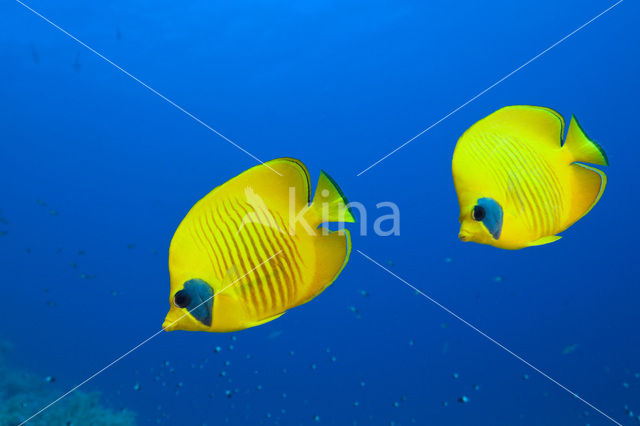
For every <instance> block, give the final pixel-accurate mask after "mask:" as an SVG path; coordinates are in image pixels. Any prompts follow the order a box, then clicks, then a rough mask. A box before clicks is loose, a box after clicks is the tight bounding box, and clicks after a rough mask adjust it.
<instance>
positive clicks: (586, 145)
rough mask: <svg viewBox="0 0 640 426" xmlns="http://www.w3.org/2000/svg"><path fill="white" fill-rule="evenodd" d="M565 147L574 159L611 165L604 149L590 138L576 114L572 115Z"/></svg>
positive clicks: (600, 164)
mask: <svg viewBox="0 0 640 426" xmlns="http://www.w3.org/2000/svg"><path fill="white" fill-rule="evenodd" d="M564 149H567V150H568V151H569V153H570V155H571V158H572V159H573V161H581V162H584V163H591V164H597V165H599V166H608V165H609V159H608V158H607V154H606V153H605V152H604V149H602V147H601V146H600V145H598V144H597V143H596V142H594V141H592V140H591V139H589V137H588V136H587V134H586V133H585V132H584V130H582V127H580V124H579V123H578V120H577V119H576V117H575V116H571V122H570V123H569V130H567V137H566V139H565V142H564Z"/></svg>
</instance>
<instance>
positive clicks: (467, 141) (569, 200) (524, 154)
mask: <svg viewBox="0 0 640 426" xmlns="http://www.w3.org/2000/svg"><path fill="white" fill-rule="evenodd" d="M564 128H565V123H564V120H563V118H562V116H561V115H560V114H559V113H557V112H556V111H554V110H552V109H549V108H544V107H537V106H528V105H517V106H509V107H505V108H502V109H500V110H498V111H496V112H494V113H493V114H491V115H489V116H488V117H485V118H483V119H482V120H480V121H478V122H477V123H475V124H474V125H473V126H471V127H470V128H469V129H468V130H467V131H466V132H465V133H464V134H463V135H462V137H460V139H459V140H458V143H457V145H456V148H455V151H454V154H453V162H452V169H453V181H454V185H455V188H456V192H457V194H458V203H459V205H460V217H459V220H460V224H461V226H460V233H459V238H460V239H461V240H462V241H474V242H476V243H481V244H489V245H492V246H495V247H499V248H504V249H520V248H523V247H528V246H536V245H541V244H547V243H551V242H553V241H556V240H558V239H560V238H561V237H560V236H558V235H557V234H558V233H559V232H562V231H564V230H566V229H567V228H569V227H570V226H571V225H573V224H574V223H575V222H576V221H578V220H579V219H580V218H582V217H583V216H584V215H586V214H587V213H588V212H589V211H590V210H591V209H592V208H593V206H594V205H595V204H596V203H597V202H598V200H600V197H601V196H602V193H603V192H604V188H605V186H606V183H607V176H606V175H605V174H604V172H602V171H601V170H599V169H597V168H595V167H592V166H589V165H587V164H584V163H589V164H595V165H599V166H608V165H609V162H608V160H607V156H606V154H605V152H604V150H603V149H602V148H601V147H600V145H598V144H597V143H595V142H594V141H592V140H591V139H589V138H588V137H587V135H586V134H585V132H584V131H583V130H582V128H581V127H580V125H579V124H578V121H577V120H576V118H575V117H573V116H572V117H571V122H570V123H569V129H568V131H567V135H566V137H565V138H564V143H563V136H564Z"/></svg>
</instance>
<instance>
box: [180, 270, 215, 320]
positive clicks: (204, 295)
mask: <svg viewBox="0 0 640 426" xmlns="http://www.w3.org/2000/svg"><path fill="white" fill-rule="evenodd" d="M174 302H175V304H176V305H177V306H178V307H180V308H184V309H186V310H188V311H189V313H190V314H191V316H193V317H194V318H195V319H197V320H198V321H200V322H201V323H202V324H204V325H206V326H211V320H212V317H213V290H212V289H211V286H210V285H209V284H207V282H206V281H203V280H201V279H198V278H196V279H192V280H189V281H187V282H186V283H184V288H183V289H182V290H180V291H178V292H177V293H176V295H175V296H174Z"/></svg>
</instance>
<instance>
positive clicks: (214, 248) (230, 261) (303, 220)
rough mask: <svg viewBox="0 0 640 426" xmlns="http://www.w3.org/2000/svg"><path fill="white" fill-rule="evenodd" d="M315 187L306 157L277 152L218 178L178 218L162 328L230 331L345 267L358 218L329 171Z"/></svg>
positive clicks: (300, 297) (299, 299) (312, 293)
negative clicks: (342, 225) (337, 225)
mask: <svg viewBox="0 0 640 426" xmlns="http://www.w3.org/2000/svg"><path fill="white" fill-rule="evenodd" d="M310 200H311V193H310V181H309V172H308V171H307V169H306V167H305V166H304V164H302V163H301V162H300V161H298V160H294V159H291V158H281V159H277V160H273V161H270V162H268V163H266V164H264V165H259V166H256V167H253V168H251V169H249V170H247V171H246V172H244V173H242V174H240V175H239V176H236V177H235V178H233V179H231V180H229V181H228V182H226V183H225V184H223V185H221V186H219V187H217V188H215V189H214V190H213V191H211V192H210V193H209V194H208V195H207V196H205V197H204V198H203V199H202V200H200V201H198V202H197V203H196V204H195V205H194V206H193V207H192V208H191V210H190V211H189V213H188V214H187V215H186V217H185V218H184V219H183V220H182V223H180V225H179V226H178V229H177V230H176V232H175V235H174V236H173V239H172V240H171V247H170V248H169V273H170V276H171V291H170V295H169V301H170V304H171V308H170V309H169V313H168V314H167V317H166V319H165V321H164V325H163V327H164V329H165V330H167V331H169V330H192V331H213V332H226V331H235V330H241V329H244V328H248V327H253V326H256V325H260V324H263V323H265V322H268V321H271V320H273V319H275V318H277V317H279V316H280V315H282V314H283V313H284V312H285V311H286V310H287V309H290V308H293V307H295V306H298V305H301V304H303V303H306V302H308V301H309V300H311V299H313V298H314V297H316V296H317V295H318V294H320V293H321V292H322V291H323V290H324V289H325V288H327V287H328V286H329V285H330V284H331V283H332V282H333V281H334V280H335V279H336V278H337V276H338V275H339V274H340V272H341V271H342V268H344V266H345V265H346V263H347V260H348V259H349V253H350V250H351V243H350V236H349V232H348V231H347V230H339V231H335V232H329V231H328V229H327V228H326V227H325V226H321V225H322V224H324V223H328V222H355V219H354V218H353V216H352V214H351V211H350V210H349V208H348V202H347V200H346V199H345V198H344V195H343V194H342V192H341V191H340V188H339V187H338V186H337V184H336V183H335V182H334V181H333V180H332V179H331V178H330V177H329V176H328V175H327V174H326V173H324V172H322V173H321V174H320V180H319V183H318V186H317V188H316V191H315V195H314V198H313V202H312V203H309V201H310Z"/></svg>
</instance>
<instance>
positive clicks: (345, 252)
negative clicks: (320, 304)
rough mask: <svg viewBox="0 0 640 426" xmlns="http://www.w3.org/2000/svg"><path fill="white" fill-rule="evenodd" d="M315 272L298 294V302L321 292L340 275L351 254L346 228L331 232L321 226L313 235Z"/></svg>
mask: <svg viewBox="0 0 640 426" xmlns="http://www.w3.org/2000/svg"><path fill="white" fill-rule="evenodd" d="M314 244H315V249H316V262H315V274H314V277H313V280H312V282H311V284H310V287H308V289H307V291H306V292H305V293H304V294H302V295H300V304H302V303H306V302H308V301H309V300H311V299H313V298H314V297H316V296H317V295H318V294H320V293H322V292H323V291H324V290H325V289H326V288H327V287H329V286H330V285H331V284H332V283H333V282H334V281H335V280H336V278H337V277H338V275H340V272H342V270H343V269H344V267H345V266H346V264H347V262H348V261H349V255H350V254H351V234H350V233H349V231H348V230H346V229H343V230H340V231H334V232H331V231H329V230H328V229H326V228H321V229H320V233H319V235H318V236H316V237H315V241H314Z"/></svg>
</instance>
